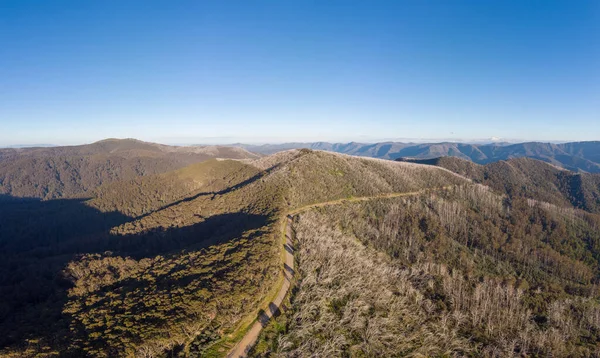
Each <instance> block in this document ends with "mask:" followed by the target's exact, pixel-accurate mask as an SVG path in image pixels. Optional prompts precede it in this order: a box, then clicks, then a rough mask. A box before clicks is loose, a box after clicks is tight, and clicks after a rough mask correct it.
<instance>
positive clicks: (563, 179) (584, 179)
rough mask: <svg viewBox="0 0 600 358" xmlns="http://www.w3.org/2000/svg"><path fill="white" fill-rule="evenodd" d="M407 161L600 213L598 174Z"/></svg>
mask: <svg viewBox="0 0 600 358" xmlns="http://www.w3.org/2000/svg"><path fill="white" fill-rule="evenodd" d="M399 160H405V159H399ZM410 161H411V162H415V163H421V164H430V165H436V166H440V167H443V168H446V169H448V170H450V171H452V172H455V173H457V174H460V175H462V176H465V177H467V178H470V179H472V180H473V181H475V182H477V183H482V184H484V185H487V186H489V187H491V188H493V189H495V190H497V191H498V192H501V193H506V194H507V195H509V196H521V197H526V198H530V199H535V200H540V201H544V202H548V203H552V204H556V205H559V206H572V207H575V208H579V209H583V210H586V211H589V212H594V213H600V174H590V173H574V172H571V171H568V170H564V169H561V168H559V167H556V166H553V165H551V164H548V163H545V162H542V161H539V160H535V159H529V158H516V159H510V160H507V161H499V162H495V163H490V164H486V165H479V164H475V163H472V162H470V161H466V160H461V159H458V158H453V157H441V158H434V159H428V160H412V159H411V160H410Z"/></svg>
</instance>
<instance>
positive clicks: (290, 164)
mask: <svg viewBox="0 0 600 358" xmlns="http://www.w3.org/2000/svg"><path fill="white" fill-rule="evenodd" d="M446 160H450V161H456V160H455V159H453V158H445V159H443V161H446ZM527 161H528V160H527V159H519V160H518V161H515V163H516V164H513V163H512V162H511V164H510V165H508V164H504V163H499V164H497V165H498V166H497V167H495V168H496V169H493V170H492V169H486V167H487V166H486V167H483V169H482V167H481V166H479V165H476V164H473V163H470V162H466V161H456V163H455V165H454V166H451V165H450V164H448V165H444V167H441V166H434V165H424V164H417V163H407V162H395V161H389V160H381V159H372V158H361V157H355V156H349V155H343V154H337V153H330V152H324V151H313V150H289V151H284V152H279V153H276V154H273V155H270V156H266V157H262V158H259V159H241V160H216V159H212V160H207V161H204V162H201V163H195V164H192V165H189V166H186V167H183V168H179V169H177V170H174V171H169V172H164V173H159V174H150V175H146V176H141V177H135V178H130V179H127V180H122V181H115V182H111V183H105V184H103V185H100V186H97V187H95V188H94V189H93V190H90V191H88V193H90V194H91V196H92V197H91V198H90V199H87V200H85V201H84V200H81V199H60V200H46V201H39V200H23V199H22V200H17V199H14V198H13V200H3V201H0V249H1V250H0V255H1V257H0V296H1V297H4V298H5V300H3V301H2V303H0V345H1V346H2V347H3V350H2V351H1V354H2V355H4V356H12V357H24V356H25V357H28V356H31V357H33V356H36V355H37V356H52V355H58V356H65V357H79V356H93V357H110V356H129V357H138V356H139V357H161V356H173V357H205V356H206V357H222V356H225V355H226V354H227V352H229V350H230V349H231V348H232V347H234V345H235V344H236V343H237V342H238V341H239V340H240V339H241V338H242V336H243V335H244V333H245V332H246V330H247V328H248V327H250V325H251V324H252V323H253V321H254V320H256V319H257V317H259V313H260V310H261V309H269V305H268V303H269V302H270V300H271V299H272V298H273V296H274V294H275V293H277V292H278V289H279V287H280V286H281V282H282V276H283V275H282V271H283V269H284V268H283V267H282V262H281V256H282V252H283V251H282V250H284V249H286V250H288V249H290V248H289V247H285V248H284V247H283V245H282V244H283V242H282V236H281V235H282V232H281V228H282V220H284V216H285V215H286V214H287V213H289V212H295V213H296V214H295V215H294V219H293V223H292V228H293V231H294V232H295V237H294V238H295V247H294V248H293V249H294V250H293V252H294V253H295V257H296V260H297V264H296V268H295V269H296V273H295V282H294V288H293V289H292V290H291V294H290V295H289V296H288V298H286V301H285V304H284V306H285V307H286V310H285V311H284V312H282V314H281V315H280V316H278V317H277V318H276V319H275V320H272V321H270V322H268V323H267V322H265V323H264V325H265V327H264V329H263V330H262V333H261V336H260V338H259V341H258V342H257V344H256V345H254V347H253V348H252V350H251V351H250V352H249V355H250V356H255V357H282V356H285V357H311V356H323V357H325V356H327V357H336V356H337V357H348V356H352V357H360V356H363V357H364V356H488V357H498V356H550V355H552V356H556V357H561V356H563V357H567V356H581V357H585V356H594V355H598V354H599V342H600V306H599V303H598V297H599V296H598V295H599V292H600V291H599V290H598V285H597V283H598V278H599V275H600V271H599V263H600V230H599V228H600V216H599V215H598V213H597V211H596V209H595V208H594V206H593V205H591V204H590V201H589V200H591V199H589V198H592V197H593V195H594V194H593V193H592V194H590V195H591V196H589V195H588V196H585V197H586V198H588V199H586V200H588V201H585V202H583V203H580V201H578V200H572V198H571V197H570V196H569V195H570V193H571V192H572V191H573V190H574V189H572V186H568V185H570V184H568V183H569V181H571V182H575V181H576V180H577V179H576V178H575V175H580V176H581V175H583V174H574V173H569V172H566V171H564V170H561V169H557V168H555V167H552V166H550V165H548V164H546V163H542V162H539V161H535V160H529V161H530V162H527ZM519 163H521V164H519ZM434 164H439V162H436V163H434ZM490 166H491V165H490ZM513 167H516V168H517V169H513ZM530 167H535V168H537V169H531V168H530ZM496 173H497V174H496ZM561 173H564V174H563V175H564V176H565V177H564V178H563V177H562V176H561ZM502 175H506V176H507V178H513V177H514V178H515V179H510V180H511V183H512V184H510V185H508V186H504V185H501V184H502V183H503V182H502V180H501V179H500V178H502ZM569 175H573V177H570V176H569ZM585 175H586V176H587V175H589V176H590V177H591V178H596V177H595V176H592V175H591V174H585ZM563 182H564V183H567V184H565V185H566V186H562V185H563V184H562V183H563ZM571 184H572V183H571ZM586 188H587V187H586ZM586 195H587V194H586ZM32 218H35V221H32Z"/></svg>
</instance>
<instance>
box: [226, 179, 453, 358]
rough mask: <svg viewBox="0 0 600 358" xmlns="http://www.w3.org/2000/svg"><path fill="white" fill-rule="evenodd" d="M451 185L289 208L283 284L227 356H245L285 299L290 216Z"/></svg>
mask: <svg viewBox="0 0 600 358" xmlns="http://www.w3.org/2000/svg"><path fill="white" fill-rule="evenodd" d="M451 187H453V186H452V185H450V186H445V187H441V188H432V189H423V190H419V191H412V192H404V193H387V194H379V195H372V196H361V197H354V198H345V199H337V200H331V201H325V202H322V203H316V204H310V205H306V206H303V207H301V208H298V209H294V210H290V211H289V212H288V213H287V214H286V216H285V219H284V221H283V225H285V228H284V230H282V231H283V232H284V233H285V243H284V244H283V246H284V249H285V260H284V263H283V277H284V280H283V284H282V285H281V288H280V289H279V291H278V292H277V296H276V297H275V299H274V300H273V301H271V302H270V303H269V307H268V309H267V310H263V311H262V312H261V313H260V317H259V318H258V320H257V321H256V322H254V324H253V325H252V327H251V328H250V330H248V332H246V334H245V335H244V337H243V338H242V339H241V340H240V341H239V342H238V343H237V344H236V345H235V346H234V347H233V348H232V349H231V351H230V352H229V353H228V354H227V358H240V357H242V358H243V357H247V356H248V352H250V350H251V349H252V347H253V346H254V344H256V341H257V340H258V336H259V335H260V332H261V331H262V329H263V327H265V326H266V325H267V324H268V323H269V320H270V319H271V318H272V317H273V316H274V315H276V314H277V313H278V312H279V310H280V309H281V304H282V302H283V300H284V299H285V296H286V295H287V293H288V291H289V289H290V287H291V284H292V278H293V276H294V250H295V248H294V244H293V238H292V236H293V234H292V218H293V216H294V215H297V214H299V213H301V212H304V211H308V210H311V209H314V208H320V207H324V206H331V205H338V204H342V203H346V202H357V201H367V200H374V199H385V198H398V197H403V196H416V195H421V194H425V193H428V192H432V191H440V190H448V189H450V188H451Z"/></svg>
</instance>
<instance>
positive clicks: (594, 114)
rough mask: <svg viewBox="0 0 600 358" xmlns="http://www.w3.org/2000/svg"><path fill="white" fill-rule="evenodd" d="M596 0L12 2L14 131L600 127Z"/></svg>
mask: <svg viewBox="0 0 600 358" xmlns="http://www.w3.org/2000/svg"><path fill="white" fill-rule="evenodd" d="M599 33H600V3H599V2H597V1H578V2H566V1H564V2H554V1H553V2H548V1H529V2H523V1H490V2H479V1H452V2H450V1H442V0H437V1H431V2H427V4H425V3H423V2H418V1H397V2H396V1H378V2H363V3H355V2H352V3H351V2H347V1H341V0H339V1H328V2H268V1H256V2H252V3H250V2H244V1H229V2H221V1H202V2H192V1H182V2H177V3H167V2H159V1H143V2H142V1H128V2H122V1H103V2H78V1H63V2H60V3H59V2H29V1H4V2H2V3H1V4H0V44H2V46H0V125H1V128H2V129H1V130H0V146H6V145H16V144H40V143H48V144H58V145H60V144H79V143H89V142H93V141H96V140H100V139H104V138H109V137H119V138H127V137H133V138H137V139H141V140H147V141H156V142H162V143H169V144H193V143H206V144H215V143H219V144H226V143H234V142H245V143H265V142H272V143H281V142H286V141H331V142H344V141H359V142H375V141H382V140H402V139H411V140H413V141H418V140H423V141H425V140H431V141H436V140H449V141H451V140H454V141H482V140H488V139H490V138H492V137H494V138H499V139H501V140H509V141H525V140H539V141H582V140H598V139H600V124H599V123H600V118H599V113H600V37H598V34H599Z"/></svg>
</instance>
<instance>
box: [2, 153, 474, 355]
mask: <svg viewBox="0 0 600 358" xmlns="http://www.w3.org/2000/svg"><path fill="white" fill-rule="evenodd" d="M461 183H467V181H466V180H465V179H463V178H460V177H459V176H457V175H455V174H453V173H451V172H449V171H447V170H444V169H440V168H435V167H431V166H423V165H416V164H411V163H396V162H391V161H383V160H377V159H370V158H357V157H351V156H346V155H340V154H333V153H326V152H318V151H306V150H300V151H288V152H282V153H278V154H275V155H273V156H269V157H265V158H261V159H257V160H252V161H247V160H244V161H233V160H219V161H217V160H212V161H206V162H203V163H200V164H194V165H192V166H189V167H186V168H183V169H181V170H177V171H174V172H170V173H165V174H158V175H149V176H145V177H142V178H138V179H134V180H130V181H125V182H121V183H119V184H117V183H115V184H107V185H103V186H100V187H99V188H98V189H97V190H96V191H94V195H95V197H94V198H92V199H90V200H87V201H81V200H64V199H62V200H47V201H38V200H17V199H14V198H13V199H12V200H3V201H0V203H1V205H0V237H1V238H2V240H0V247H1V248H2V250H1V251H0V252H1V254H0V255H1V257H0V290H1V294H2V296H3V297H5V298H6V299H5V300H4V301H3V303H2V306H1V307H0V337H2V339H1V341H0V344H1V345H2V346H3V347H6V348H5V350H4V354H5V355H7V356H19V357H23V356H33V355H35V354H38V353H39V354H42V356H43V355H44V354H46V355H51V354H54V353H56V354H59V355H61V356H82V355H89V356H97V357H104V356H114V355H117V356H142V355H144V356H156V355H160V354H163V353H165V352H169V354H172V355H175V356H177V355H183V356H206V355H209V356H210V355H216V356H222V355H224V354H225V353H226V352H227V350H228V349H229V348H231V347H232V346H233V344H234V343H235V342H236V340H237V339H239V334H240V333H243V330H244V328H245V327H247V326H248V324H250V323H251V322H252V321H253V320H254V319H255V318H256V317H257V315H258V312H259V309H260V308H262V307H263V305H264V303H265V302H268V299H269V298H270V297H271V295H272V294H273V293H274V292H276V287H277V283H278V282H280V280H281V271H280V269H279V268H280V265H281V262H280V255H281V250H282V249H281V246H280V245H281V244H280V236H279V230H278V228H279V223H280V221H279V220H280V219H281V215H282V213H283V212H285V211H287V210H290V209H293V208H296V207H301V206H304V205H307V204H312V203H318V202H321V201H327V200H336V199H344V198H352V197H359V196H365V195H376V194H385V193H391V192H412V191H418V190H420V189H424V188H439V187H444V186H448V185H456V184H461ZM31 218H36V219H35V222H32V221H31V220H32V219H31ZM67 332H69V333H68V334H67ZM65 337H69V340H68V341H67V340H65ZM53 352H54V353H53Z"/></svg>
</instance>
